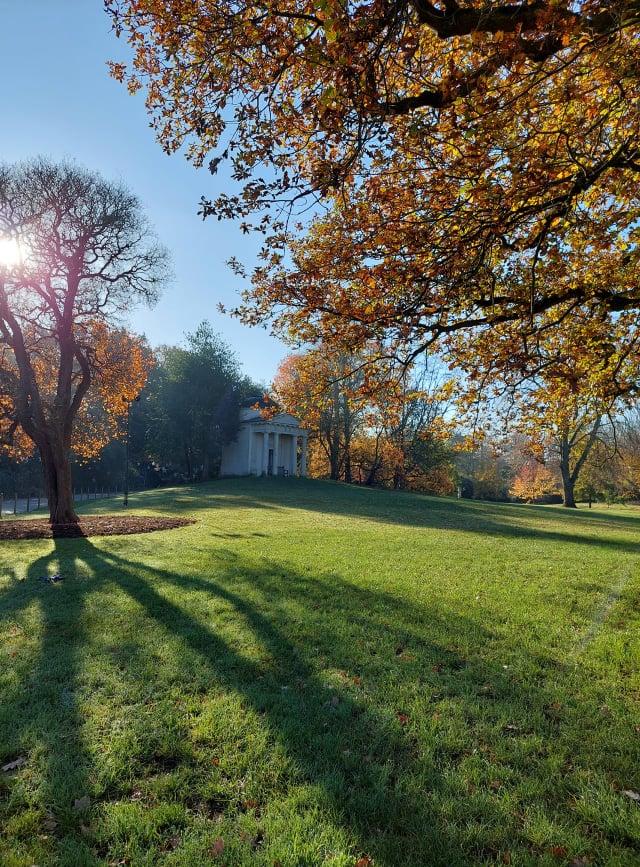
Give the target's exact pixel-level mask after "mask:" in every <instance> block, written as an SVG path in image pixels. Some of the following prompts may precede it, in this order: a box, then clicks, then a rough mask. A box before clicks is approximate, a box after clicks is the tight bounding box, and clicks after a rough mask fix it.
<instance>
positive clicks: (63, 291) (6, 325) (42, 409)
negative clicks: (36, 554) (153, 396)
mask: <svg viewBox="0 0 640 867" xmlns="http://www.w3.org/2000/svg"><path fill="white" fill-rule="evenodd" d="M0 236H2V238H3V239H5V241H11V242H13V243H14V245H15V247H16V249H18V250H19V251H20V256H19V257H15V258H14V259H13V261H11V262H10V261H8V260H7V261H5V262H4V263H0V413H1V421H0V432H1V433H2V438H3V442H4V443H5V446H6V447H8V448H14V449H17V450H19V451H23V452H24V451H27V452H28V451H29V450H30V449H32V448H33V447H35V448H36V449H37V450H38V452H39V454H40V458H41V461H42V467H43V472H44V482H45V492H46V495H47V498H48V502H49V513H50V521H51V523H52V524H54V525H55V524H65V523H75V522H77V520H78V518H77V515H76V513H75V510H74V505H73V490H72V480H71V464H70V452H71V449H72V448H74V449H75V451H76V452H77V453H78V454H79V455H81V456H83V457H87V456H89V455H91V454H94V453H96V452H97V451H99V449H100V448H101V446H102V445H103V444H104V442H105V437H106V436H107V435H108V433H109V432H112V431H114V430H115V429H116V427H117V423H118V419H119V417H121V416H122V414H123V413H124V412H126V407H127V402H128V401H130V400H131V399H133V397H135V395H136V394H137V393H138V391H139V389H140V388H141V387H142V386H143V385H144V382H145V380H146V374H147V371H148V369H149V364H148V353H147V352H146V351H145V349H144V347H143V346H142V344H141V343H140V342H139V341H138V340H137V339H136V338H135V337H133V336H132V335H129V334H127V332H126V331H124V330H122V329H121V328H119V327H117V323H118V321H119V317H120V316H121V315H122V314H123V313H124V311H126V310H127V309H128V308H129V307H130V305H131V304H132V303H134V302H136V301H139V300H145V301H148V302H152V301H153V300H154V299H155V297H156V294H157V291H158V288H159V285H160V283H161V282H162V281H163V280H164V279H165V277H166V275H167V254H166V252H165V251H164V249H163V248H161V247H160V246H158V244H157V243H156V241H155V240H154V238H153V236H152V235H151V233H150V231H149V229H148V226H147V224H146V221H145V219H144V218H143V216H142V214H141V212H140V207H139V203H138V201H137V200H136V198H135V197H134V196H132V195H131V193H129V192H128V191H126V190H125V189H123V188H122V187H120V186H117V185H113V184H110V183H107V182H106V181H104V180H103V179H102V178H100V177H99V176H97V175H93V174H90V173H88V172H86V171H84V170H82V169H80V168H78V167H76V166H74V165H70V164H62V165H53V164H51V163H49V162H48V161H46V160H42V159H40V160H36V161H34V162H31V163H25V164H19V165H15V166H2V167H0ZM96 407H99V408H100V412H96Z"/></svg>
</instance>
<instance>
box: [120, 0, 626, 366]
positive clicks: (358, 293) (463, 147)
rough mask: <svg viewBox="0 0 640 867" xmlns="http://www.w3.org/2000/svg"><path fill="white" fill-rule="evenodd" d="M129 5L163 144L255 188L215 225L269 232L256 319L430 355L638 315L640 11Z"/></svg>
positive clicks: (222, 206)
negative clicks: (456, 338) (235, 223)
mask: <svg viewBox="0 0 640 867" xmlns="http://www.w3.org/2000/svg"><path fill="white" fill-rule="evenodd" d="M105 5H106V8H107V10H108V12H109V13H110V15H111V16H112V20H113V23H114V27H115V29H116V32H117V33H118V34H124V35H125V36H126V37H127V38H128V39H129V41H130V43H131V45H132V47H133V50H134V57H133V61H132V64H131V66H130V67H129V68H127V67H126V66H125V65H122V64H114V66H113V73H114V75H116V77H119V78H121V79H123V80H126V81H127V83H128V85H129V87H130V89H131V90H136V89H139V88H144V89H146V94H147V105H148V109H149V111H150V113H151V116H152V124H153V126H154V127H155V129H156V132H157V135H158V137H159V140H160V142H161V143H162V145H163V147H164V148H165V149H166V150H167V151H169V152H171V151H175V150H177V149H179V148H181V147H184V148H185V150H186V153H187V156H188V157H189V158H190V159H192V160H193V161H194V162H195V163H196V164H203V163H205V162H207V161H208V162H209V168H210V169H211V171H212V172H214V173H215V172H216V171H217V170H218V169H219V168H220V167H221V166H223V165H225V164H228V166H229V169H230V171H231V174H232V176H233V178H234V179H235V180H236V181H237V183H238V189H237V190H236V192H233V193H222V194H221V195H219V196H218V197H215V196H214V197H207V198H205V199H203V205H202V212H203V214H204V215H205V216H207V215H209V214H213V215H216V216H217V217H219V218H222V217H235V218H238V219H240V220H241V221H242V223H243V226H244V228H245V229H246V230H249V228H250V226H251V224H252V223H253V224H254V225H256V226H257V228H259V229H260V230H261V231H263V232H264V233H265V249H264V251H263V260H262V262H261V264H260V267H259V268H258V269H257V270H256V271H255V273H254V274H253V284H252V288H251V290H250V291H248V292H247V294H246V296H245V299H244V303H243V304H242V305H241V306H240V310H239V312H240V314H241V315H242V316H243V317H244V318H245V320H246V321H248V322H265V321H267V320H274V319H275V322H276V326H277V327H278V328H279V329H280V331H281V332H282V333H283V334H284V335H288V336H290V337H292V338H294V339H302V340H311V341H314V342H316V341H318V340H320V339H324V340H327V341H329V340H331V341H334V342H335V341H340V340H343V341H344V343H345V344H347V345H348V346H350V347H353V346H355V345H356V344H364V342H366V341H367V340H369V339H371V338H372V337H374V338H377V339H379V340H383V341H385V342H386V343H387V345H391V346H392V347H398V348H405V349H407V351H409V352H411V351H414V352H415V351H418V350H420V349H421V348H422V347H423V346H424V345H425V344H428V343H430V342H431V341H433V340H434V339H437V338H439V337H442V336H444V337H446V336H448V335H451V334H454V333H455V332H456V331H458V330H460V329H465V330H466V329H469V328H474V327H475V328H477V327H482V326H485V325H488V326H493V325H495V324H509V323H513V328H514V330H515V333H517V334H518V335H519V336H520V338H521V340H526V339H527V336H528V335H530V334H531V333H532V332H533V330H534V329H535V328H536V327H537V323H536V317H537V316H539V315H541V314H544V315H545V316H546V318H547V323H548V327H549V328H551V327H552V326H554V325H556V326H559V327H561V326H562V323H563V322H565V321H566V319H567V317H571V316H572V315H573V311H574V310H575V309H576V307H579V308H580V309H581V310H582V311H583V314H584V315H585V316H586V317H587V318H589V317H598V316H605V317H609V316H615V315H616V313H617V312H620V311H636V310H637V308H638V302H639V300H640V290H639V289H638V286H637V279H636V272H637V259H638V229H637V225H638V217H639V206H640V201H639V197H638V183H637V175H638V172H639V171H640V146H639V145H638V142H639V141H640V135H639V133H640V129H639V120H640V115H639V112H638V95H639V70H640V38H639V37H640V2H638V0H521V2H516V0H514V2H503V3H501V2H486V0H437V2H426V0H414V2H407V0H362V2H358V0H292V2H288V3H286V4H278V3H275V2H272V0H258V2H254V0H252V2H250V3H248V2H235V0H234V2H228V0H106V4H105ZM310 205H314V207H311V208H310V207H309V206H310ZM308 215H311V216H308ZM254 218H255V219H254ZM528 345H529V346H530V344H528Z"/></svg>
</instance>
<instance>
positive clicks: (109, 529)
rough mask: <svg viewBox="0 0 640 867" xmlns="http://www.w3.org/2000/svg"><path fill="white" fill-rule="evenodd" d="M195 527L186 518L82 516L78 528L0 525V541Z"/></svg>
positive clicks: (39, 522) (41, 522) (29, 522)
mask: <svg viewBox="0 0 640 867" xmlns="http://www.w3.org/2000/svg"><path fill="white" fill-rule="evenodd" d="M187 524H195V521H192V520H188V519H186V518H157V517H150V516H149V515H85V516H82V517H81V518H80V523H79V524H56V525H55V526H52V525H51V524H50V523H49V522H48V521H47V520H46V519H44V518H32V519H25V520H24V521H7V520H5V519H4V518H3V519H2V520H1V521H0V540H1V539H62V538H72V537H75V536H128V535H131V534H133V533H155V532H156V531H157V530H174V529H175V528H176V527H184V526H186V525H187Z"/></svg>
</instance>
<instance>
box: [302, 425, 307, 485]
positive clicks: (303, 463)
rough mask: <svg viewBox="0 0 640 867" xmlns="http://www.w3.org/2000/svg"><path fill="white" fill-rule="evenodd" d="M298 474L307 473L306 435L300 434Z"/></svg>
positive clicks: (304, 474)
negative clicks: (300, 445) (300, 446)
mask: <svg viewBox="0 0 640 867" xmlns="http://www.w3.org/2000/svg"><path fill="white" fill-rule="evenodd" d="M300 475H301V476H306V475H307V435H306V434H303V435H302V451H301V453H300Z"/></svg>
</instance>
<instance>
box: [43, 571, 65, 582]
mask: <svg viewBox="0 0 640 867" xmlns="http://www.w3.org/2000/svg"><path fill="white" fill-rule="evenodd" d="M38 581H44V582H45V583H47V584H57V583H58V581H62V575H58V574H57V573H56V574H55V575H41V576H40V578H38Z"/></svg>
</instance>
